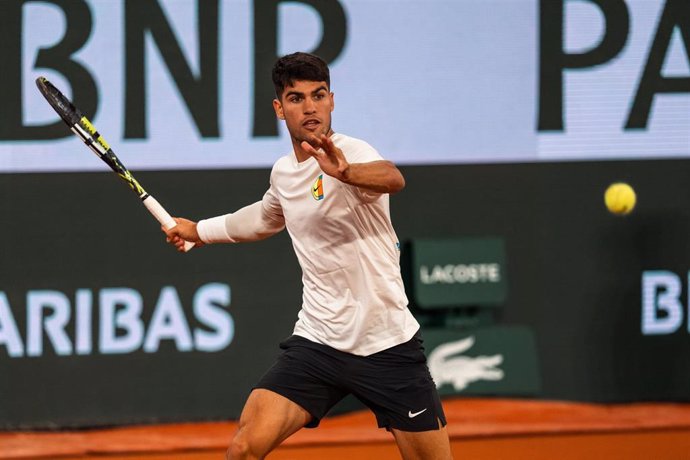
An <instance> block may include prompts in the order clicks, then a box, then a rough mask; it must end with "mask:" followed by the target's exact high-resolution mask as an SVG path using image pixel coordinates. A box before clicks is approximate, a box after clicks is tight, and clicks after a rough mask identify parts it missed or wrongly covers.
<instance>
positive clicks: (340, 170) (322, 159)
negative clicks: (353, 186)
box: [301, 134, 350, 182]
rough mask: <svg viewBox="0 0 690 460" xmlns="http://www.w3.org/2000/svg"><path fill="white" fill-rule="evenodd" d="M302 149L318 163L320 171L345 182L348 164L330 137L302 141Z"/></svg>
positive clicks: (322, 136) (323, 136)
mask: <svg viewBox="0 0 690 460" xmlns="http://www.w3.org/2000/svg"><path fill="white" fill-rule="evenodd" d="M301 147H302V149H303V150H304V151H305V152H306V153H308V154H309V155H311V156H312V157H314V159H315V160H316V161H317V162H318V163H319V167H320V168H321V171H323V172H325V173H326V174H328V175H329V176H332V177H335V178H336V179H338V180H340V181H343V182H347V173H348V170H349V168H350V163H348V162H347V160H346V159H345V155H343V151H342V150H340V149H339V148H338V147H336V146H335V144H334V143H333V140H331V138H330V137H328V136H326V135H324V134H322V135H321V136H320V137H317V136H314V137H313V138H312V139H310V140H309V142H307V141H303V142H302V145H301Z"/></svg>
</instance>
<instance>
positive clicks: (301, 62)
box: [271, 52, 331, 99]
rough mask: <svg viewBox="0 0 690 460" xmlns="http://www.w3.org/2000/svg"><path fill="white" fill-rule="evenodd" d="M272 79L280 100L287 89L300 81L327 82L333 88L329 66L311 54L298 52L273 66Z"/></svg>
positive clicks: (279, 60)
mask: <svg viewBox="0 0 690 460" xmlns="http://www.w3.org/2000/svg"><path fill="white" fill-rule="evenodd" d="M271 77H272V78H273V85H274V86H275V89H276V96H277V97H278V99H280V97H281V96H282V95H283V91H285V88H286V87H288V86H292V85H294V84H295V81H298V80H306V81H325V82H326V85H327V86H328V87H329V88H330V87H331V74H330V71H329V70H328V64H326V61H324V60H323V59H321V58H320V57H318V56H316V55H314V54H309V53H301V52H298V53H292V54H288V55H286V56H283V57H281V58H280V59H278V60H277V61H276V63H275V64H274V65H273V72H272V73H271Z"/></svg>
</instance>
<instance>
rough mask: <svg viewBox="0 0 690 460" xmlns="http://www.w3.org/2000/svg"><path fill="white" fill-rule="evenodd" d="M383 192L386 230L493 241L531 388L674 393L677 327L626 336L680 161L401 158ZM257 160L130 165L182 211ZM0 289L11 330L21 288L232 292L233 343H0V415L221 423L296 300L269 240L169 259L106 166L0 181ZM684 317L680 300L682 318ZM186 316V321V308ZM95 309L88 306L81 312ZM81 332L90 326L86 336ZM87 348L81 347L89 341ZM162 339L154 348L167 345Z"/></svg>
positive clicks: (19, 313) (679, 372)
mask: <svg viewBox="0 0 690 460" xmlns="http://www.w3.org/2000/svg"><path fill="white" fill-rule="evenodd" d="M402 170H403V173H404V174H405V177H406V179H407V187H406V189H405V190H404V191H403V192H401V193H400V194H398V195H396V196H394V197H393V198H392V200H391V211H392V217H393V221H394V225H395V228H396V230H397V232H398V236H399V237H400V239H401V240H402V241H406V240H409V239H411V238H415V237H418V238H419V237H423V238H430V237H457V236H469V237H484V236H492V237H500V238H503V239H504V241H505V248H506V258H507V272H508V273H507V276H508V290H507V292H508V297H507V300H506V302H505V304H504V305H503V307H502V308H500V309H498V310H497V312H496V313H495V315H496V316H495V321H496V322H497V323H498V324H503V325H511V324H512V325H520V326H527V327H529V328H531V329H532V331H533V332H534V336H535V341H536V347H537V348H536V349H537V354H538V357H537V358H538V361H539V363H540V372H541V378H542V382H541V391H542V392H541V394H539V395H538V397H539V398H548V399H566V400H576V401H593V402H627V401H643V400H659V401H688V400H690V392H689V391H688V388H690V351H689V350H690V334H689V333H688V332H687V321H686V320H684V323H683V324H684V325H683V327H682V328H681V329H680V330H679V331H678V332H676V333H674V334H670V335H663V336H648V337H645V336H643V335H642V334H641V332H640V331H641V329H640V319H641V283H640V280H641V273H642V271H643V270H648V269H664V270H669V271H672V272H675V273H676V274H677V275H678V276H679V277H680V278H681V280H684V283H683V289H684V292H683V296H682V302H683V304H684V305H687V295H686V294H685V289H687V285H686V283H685V280H686V279H687V272H688V267H689V263H690V245H689V244H688V226H689V223H690V208H689V207H688V204H690V187H688V186H687V179H688V177H689V176H690V174H689V173H690V163H687V162H685V161H681V160H673V161H629V162H618V161H616V162H581V163H550V164H547V163H535V164H518V165H514V164H499V165H457V166H447V165H439V166H422V167H403V168H402ZM268 173H269V171H268V170H232V171H194V172H141V173H138V174H137V177H138V178H139V179H140V181H141V182H142V184H144V185H145V186H146V188H147V189H149V190H150V191H151V192H153V193H154V194H155V195H156V197H157V198H158V200H159V201H160V202H161V203H163V204H164V205H165V206H166V207H168V208H169V210H170V211H171V212H172V213H173V214H177V215H183V216H187V217H190V218H193V219H198V218H201V217H206V216H212V215H217V214H221V213H224V212H227V211H231V210H234V209H236V208H238V207H240V206H242V205H244V204H248V203H250V202H252V201H254V200H256V199H259V198H260V197H261V195H262V193H263V192H264V190H265V189H266V187H267V184H268ZM619 180H625V181H628V182H629V183H631V184H632V185H633V186H634V187H635V189H636V190H637V193H638V198H639V202H638V207H637V209H636V210H635V212H634V213H633V214H632V215H630V216H628V217H625V218H621V217H614V216H612V215H610V214H608V213H607V211H606V210H605V208H604V205H603V192H604V189H605V187H606V186H607V185H608V184H609V183H610V182H613V181H619ZM0 191H1V192H2V194H1V195H0V210H1V212H2V225H0V238H1V241H2V243H1V244H0V251H1V253H0V291H3V292H5V294H6V295H7V297H8V300H9V302H10V304H11V306H12V312H13V314H14V316H15V318H16V321H17V325H18V328H19V331H20V334H22V336H23V337H24V338H25V332H26V313H25V298H24V297H25V296H26V292H27V291H29V290H35V289H52V290H57V291H61V292H64V293H65V294H67V295H68V296H73V294H74V291H75V290H76V289H77V288H89V289H92V290H98V289H101V288H104V287H117V286H126V287H130V288H134V289H136V290H138V291H139V292H140V293H141V295H142V297H143V298H144V304H145V311H144V317H150V315H151V308H152V305H153V304H154V303H155V300H156V297H157V295H158V293H159V292H160V289H161V287H162V286H167V285H172V286H175V287H176V289H177V290H178V292H179V294H180V298H181V300H182V302H183V304H184V305H189V299H190V298H191V296H192V295H193V293H194V291H195V289H197V288H198V287H199V286H201V285H203V284H206V283H209V282H221V283H225V284H228V285H230V286H231V289H232V302H231V306H230V308H229V310H230V312H231V314H232V315H233V319H234V322H235V337H234V340H233V342H232V343H231V344H230V346H229V347H228V348H227V349H225V350H224V351H222V352H219V353H202V352H195V351H193V352H185V353H182V352H178V351H176V350H175V349H174V347H172V345H171V344H164V345H163V346H162V347H161V349H160V350H159V352H158V353H156V354H148V353H144V352H143V351H136V352H134V353H130V354H124V355H100V354H97V353H93V354H92V355H89V356H75V355H72V356H56V355H55V353H54V351H53V350H52V348H51V347H50V345H49V344H48V343H46V345H45V347H46V350H45V353H44V355H43V356H41V357H21V358H9V356H8V353H7V349H6V347H4V346H0V427H4V428H17V427H51V426H52V427H56V426H90V425H108V424H121V423H128V422H147V421H174V420H202V419H227V418H236V417H237V416H238V415H239V411H240V409H241V407H242V403H243V401H244V398H245V397H246V395H247V394H248V392H249V391H250V389H251V385H252V383H253V382H255V381H256V380H257V378H258V377H259V376H260V375H261V373H262V372H263V371H264V370H265V369H266V368H267V366H269V365H270V363H271V361H272V359H273V357H274V356H275V354H276V352H277V350H278V349H277V343H278V341H279V340H280V339H281V338H283V337H285V336H287V335H288V334H289V333H290V332H291V330H292V325H293V324H294V321H295V318H296V314H297V311H298V309H299V305H300V302H301V286H300V272H299V267H298V265H297V262H296V259H295V257H294V255H293V253H292V248H291V245H290V241H289V238H288V237H287V235H286V234H281V235H278V236H277V237H274V238H272V239H270V240H268V241H263V242H257V243H251V244H246V245H235V246H232V245H221V246H210V247H205V248H201V249H195V250H194V251H192V252H191V253H189V254H186V255H180V254H178V253H176V252H174V251H173V250H172V249H171V248H169V247H168V246H167V245H166V244H165V243H164V241H163V236H162V234H161V233H160V231H159V229H158V225H157V223H156V222H155V221H153V220H152V218H151V217H150V215H148V213H147V212H146V210H145V209H144V208H143V207H142V206H141V205H140V204H139V203H138V202H137V199H136V197H135V196H134V195H133V194H131V193H130V192H128V191H127V190H126V189H125V188H124V186H123V185H122V184H121V183H120V181H119V180H118V179H117V178H116V177H114V176H113V175H112V173H79V174H8V175H0ZM685 314H686V315H687V310H686V312H685ZM190 316H191V315H190ZM94 321H95V318H94ZM71 327H73V326H71ZM94 340H95V341H96V338H94ZM96 342H97V341H96ZM167 345H171V346H167Z"/></svg>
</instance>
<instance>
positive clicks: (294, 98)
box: [288, 96, 301, 102]
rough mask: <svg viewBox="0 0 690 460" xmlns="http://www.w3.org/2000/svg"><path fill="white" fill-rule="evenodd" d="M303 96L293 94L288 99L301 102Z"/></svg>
mask: <svg viewBox="0 0 690 460" xmlns="http://www.w3.org/2000/svg"><path fill="white" fill-rule="evenodd" d="M300 100H301V98H300V97H299V96H292V97H289V98H288V101H290V102H299V101H300Z"/></svg>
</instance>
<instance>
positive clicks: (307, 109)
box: [273, 80, 334, 143]
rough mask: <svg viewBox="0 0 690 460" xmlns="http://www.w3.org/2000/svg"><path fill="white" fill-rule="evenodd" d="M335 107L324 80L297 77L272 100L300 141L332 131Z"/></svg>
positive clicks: (296, 138)
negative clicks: (278, 96) (299, 78)
mask: <svg viewBox="0 0 690 460" xmlns="http://www.w3.org/2000/svg"><path fill="white" fill-rule="evenodd" d="M333 107H334V102H333V93H331V92H330V91H329V89H328V86H327V85H326V82H324V81H305V80H299V81H295V84H294V85H292V86H288V87H286V88H285V90H284V91H283V95H282V96H281V98H280V100H278V99H275V100H274V101H273V108H274V109H275V111H276V115H277V116H278V118H280V119H281V120H285V124H286V125H287V128H288V131H289V132H290V136H292V138H293V139H294V140H296V141H297V142H298V143H301V142H302V141H310V140H311V139H313V138H314V137H318V136H321V134H325V135H328V134H329V133H330V131H331V112H332V111H333Z"/></svg>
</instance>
